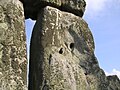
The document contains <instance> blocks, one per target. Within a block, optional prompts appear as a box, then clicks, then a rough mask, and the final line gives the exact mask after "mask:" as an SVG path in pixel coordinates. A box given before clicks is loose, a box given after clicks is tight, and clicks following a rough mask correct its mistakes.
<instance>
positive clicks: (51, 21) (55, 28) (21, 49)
mask: <svg viewBox="0 0 120 90" xmlns="http://www.w3.org/2000/svg"><path fill="white" fill-rule="evenodd" d="M20 1H21V2H22V3H23V4H22V3H21V2H20ZM20 1H18V0H1V1H0V90H27V59H26V41H25V40H26V37H25V30H24V16H25V18H26V19H27V18H31V19H35V20H37V21H36V24H35V27H34V30H33V33H32V38H31V45H30V65H29V69H30V70H29V86H28V87H29V88H28V90H120V80H119V79H118V77H117V76H108V77H107V76H106V75H105V73H104V71H103V70H102V69H101V68H100V67H99V64H98V61H97V59H96V57H95V55H94V49H95V46H94V40H93V36H92V33H91V31H90V29H89V27H88V24H87V23H86V22H85V21H84V20H83V19H82V15H83V14H84V10H85V6H86V4H85V1H84V0H20ZM23 7H24V10H23ZM24 12H25V15H24Z"/></svg>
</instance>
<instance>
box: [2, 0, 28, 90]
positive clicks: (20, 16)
mask: <svg viewBox="0 0 120 90" xmlns="http://www.w3.org/2000/svg"><path fill="white" fill-rule="evenodd" d="M25 40H26V37H25V29H24V11H23V5H22V3H21V2H20V1H19V0H0V90H26V85H27V78H26V77H27V59H26V41H25Z"/></svg>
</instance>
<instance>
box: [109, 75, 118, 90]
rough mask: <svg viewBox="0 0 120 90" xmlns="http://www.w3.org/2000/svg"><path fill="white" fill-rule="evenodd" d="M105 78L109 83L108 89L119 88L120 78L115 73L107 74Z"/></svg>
mask: <svg viewBox="0 0 120 90" xmlns="http://www.w3.org/2000/svg"><path fill="white" fill-rule="evenodd" d="M107 79H108V84H109V89H108V90H120V80H119V78H118V77H117V76H116V75H113V76H108V77H107Z"/></svg>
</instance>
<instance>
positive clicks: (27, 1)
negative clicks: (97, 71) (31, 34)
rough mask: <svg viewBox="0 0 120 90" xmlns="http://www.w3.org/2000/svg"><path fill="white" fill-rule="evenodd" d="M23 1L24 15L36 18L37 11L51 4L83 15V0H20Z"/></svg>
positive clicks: (84, 4)
mask: <svg viewBox="0 0 120 90" xmlns="http://www.w3.org/2000/svg"><path fill="white" fill-rule="evenodd" d="M21 1H22V2H23V3H24V8H25V17H26V19H27V18H32V19H37V15H38V12H39V10H40V9H41V8H43V7H45V6H52V7H56V8H59V9H60V10H64V11H68V12H71V13H74V14H75V15H78V16H80V17H82V16H83V13H84V11H85V6H86V3H85V1H84V0H21Z"/></svg>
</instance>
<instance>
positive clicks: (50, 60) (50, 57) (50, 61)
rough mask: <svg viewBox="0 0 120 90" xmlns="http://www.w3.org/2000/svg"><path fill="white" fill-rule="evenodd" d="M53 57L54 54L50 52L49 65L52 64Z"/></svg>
mask: <svg viewBox="0 0 120 90" xmlns="http://www.w3.org/2000/svg"><path fill="white" fill-rule="evenodd" d="M51 58H52V55H51V54H50V56H49V65H50V64H51Z"/></svg>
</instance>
